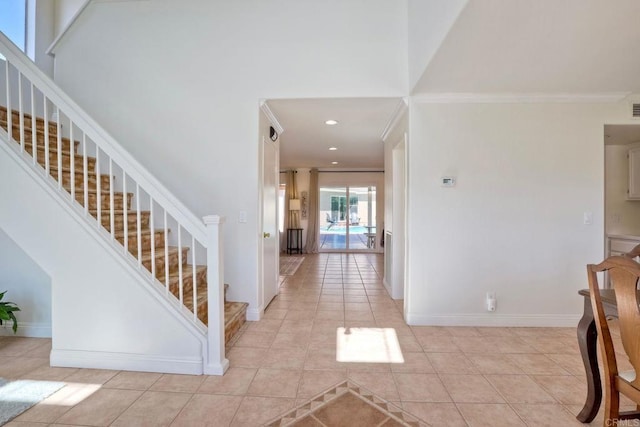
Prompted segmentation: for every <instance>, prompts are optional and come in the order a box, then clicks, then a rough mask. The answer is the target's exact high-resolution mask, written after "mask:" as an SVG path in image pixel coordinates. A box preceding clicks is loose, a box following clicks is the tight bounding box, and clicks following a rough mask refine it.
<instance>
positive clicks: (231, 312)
mask: <svg viewBox="0 0 640 427" xmlns="http://www.w3.org/2000/svg"><path fill="white" fill-rule="evenodd" d="M248 306H249V304H247V303H246V302H238V301H227V302H225V303H224V323H225V325H226V324H227V323H228V322H230V321H231V320H233V318H234V317H235V316H237V315H238V314H240V313H242V312H243V311H246V308H247V307H248Z"/></svg>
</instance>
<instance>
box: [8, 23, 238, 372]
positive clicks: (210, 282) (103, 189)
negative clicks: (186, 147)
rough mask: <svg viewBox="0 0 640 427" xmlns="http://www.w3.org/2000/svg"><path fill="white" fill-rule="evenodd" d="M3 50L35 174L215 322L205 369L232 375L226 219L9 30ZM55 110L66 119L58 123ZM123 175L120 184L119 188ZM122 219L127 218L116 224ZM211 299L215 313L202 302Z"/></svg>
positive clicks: (21, 136)
mask: <svg viewBox="0 0 640 427" xmlns="http://www.w3.org/2000/svg"><path fill="white" fill-rule="evenodd" d="M0 53H1V54H2V55H4V57H5V58H6V61H5V64H4V70H5V73H6V74H5V82H4V83H5V85H6V99H5V100H6V109H5V108H4V106H2V108H0V113H2V114H3V116H4V119H6V123H4V122H3V123H2V127H5V126H6V129H7V132H6V139H7V142H11V141H13V142H17V143H18V144H19V147H14V148H15V149H16V150H19V151H20V153H21V154H28V155H29V156H23V158H24V159H25V160H27V162H28V163H31V162H32V163H33V167H34V169H33V170H34V171H36V170H38V171H41V172H44V177H45V179H52V180H53V183H55V185H56V186H57V190H58V192H59V194H60V195H61V196H63V198H66V200H67V201H70V203H71V204H75V205H76V206H77V205H80V206H81V207H82V208H83V210H84V214H85V217H86V219H87V220H88V221H92V220H93V219H95V220H96V221H94V222H93V224H95V225H97V228H98V229H99V230H100V231H101V232H102V235H104V236H105V237H110V240H111V241H112V242H113V243H114V246H113V247H114V248H115V249H116V250H118V249H121V250H122V253H123V255H124V256H125V257H126V258H127V259H128V260H129V261H131V263H130V265H131V266H132V267H134V268H136V269H137V271H138V272H139V273H143V275H142V276H141V277H146V278H148V279H150V280H151V282H152V283H154V284H160V285H163V287H164V292H165V295H166V296H167V298H169V300H171V298H172V297H175V299H174V300H173V301H175V303H176V304H177V305H178V307H179V311H180V312H181V313H182V314H184V315H187V316H188V317H191V318H192V322H193V324H194V325H195V326H196V327H198V328H201V327H202V323H200V321H202V322H205V323H208V331H207V333H206V341H207V345H206V346H203V348H202V351H203V372H204V373H208V374H216V375H222V374H224V372H225V370H226V369H227V367H228V363H229V362H228V360H227V359H226V358H225V351H224V348H225V337H224V285H223V283H224V278H223V257H222V253H223V250H222V233H221V226H222V224H223V222H224V218H221V217H219V216H216V215H210V216H207V217H205V218H203V219H199V218H198V217H196V216H195V215H194V214H193V213H192V212H191V211H190V210H189V209H188V208H187V207H186V206H185V205H184V204H183V203H182V202H180V201H179V200H178V199H177V198H176V197H175V196H174V195H173V194H172V193H171V192H170V191H169V190H168V189H167V188H166V187H165V186H163V185H162V184H161V183H160V182H159V181H158V180H157V179H156V178H155V177H154V176H153V175H152V174H151V173H150V172H149V171H148V170H147V169H146V168H145V167H144V166H142V165H141V164H140V163H139V162H138V161H136V160H135V159H134V158H133V157H132V156H131V155H130V154H129V153H128V152H127V151H126V150H125V149H124V148H123V147H122V146H121V145H120V144H118V142H117V141H116V140H115V139H114V138H113V137H112V136H111V135H110V134H109V133H108V132H107V131H106V130H104V129H103V128H102V127H101V126H100V125H98V124H97V123H96V122H95V121H94V120H93V119H92V118H91V117H90V116H89V115H88V114H87V113H86V112H85V111H84V110H83V109H82V108H81V107H80V106H78V105H77V104H76V103H75V102H74V101H73V100H72V99H71V98H70V97H69V96H68V95H66V94H65V93H64V92H63V91H62V89H60V88H59V87H58V86H57V85H56V84H55V83H54V82H53V81H52V80H51V79H50V78H49V77H48V76H47V75H45V74H44V73H43V72H42V71H41V70H40V69H38V68H37V66H36V65H35V64H34V63H33V62H32V61H31V60H30V59H29V58H27V57H26V56H25V55H24V53H23V52H22V51H20V50H19V49H18V48H17V47H16V46H15V45H14V44H13V43H12V42H11V41H10V40H9V39H8V38H7V37H6V36H5V35H4V34H3V33H2V32H0ZM14 92H15V93H14ZM25 92H26V94H25ZM14 95H15V96H17V100H14V99H13V98H14ZM14 102H16V103H17V109H14ZM36 103H38V108H40V107H42V111H38V114H40V113H42V118H40V117H38V116H37V114H36ZM50 105H52V106H53V108H52V109H51V110H50V107H49V106H50ZM51 112H55V113H56V115H57V116H58V117H57V119H56V121H55V122H54V121H52V120H50V118H49V116H50V113H51ZM4 119H3V120H4ZM41 125H42V128H40V126H41ZM63 131H64V133H65V135H64V136H63V135H62V133H63ZM3 139H4V138H3ZM78 147H80V150H79V151H78ZM39 166H41V168H39ZM105 169H106V170H105ZM107 171H108V173H106V172H107ZM115 179H121V183H120V187H121V188H118V189H117V190H116V189H114V186H115V185H114V184H115ZM69 195H70V196H71V197H70V198H69ZM132 201H135V208H133V207H132ZM142 203H148V211H145V212H143V211H142V210H141V207H142ZM156 207H158V209H157V210H156ZM143 214H144V217H145V219H143ZM91 217H93V218H91ZM116 217H118V218H122V224H117V227H116ZM143 222H144V226H143ZM156 226H160V228H159V229H157V227H156ZM174 226H175V229H174V228H173V227H174ZM116 228H117V231H116ZM143 228H144V231H143ZM105 229H106V230H105ZM170 230H173V231H172V236H177V237H176V238H173V237H172V245H173V244H175V246H170V245H169V231H170ZM133 241H135V243H133ZM116 243H117V244H118V245H116ZM143 246H144V249H143ZM203 250H204V251H203ZM188 251H191V254H190V255H189V254H188ZM205 252H206V255H204V257H203V253H205ZM198 257H200V263H202V259H203V258H206V275H205V277H206V279H204V278H203V275H204V274H205V271H204V270H203V266H202V265H199V263H198V261H199V260H198ZM189 263H190V264H189ZM149 273H150V274H149ZM203 280H204V281H203ZM205 284H206V286H205ZM205 295H206V301H207V307H208V309H207V311H205V310H204V305H201V304H199V302H200V301H201V300H202V298H205ZM199 308H202V310H199Z"/></svg>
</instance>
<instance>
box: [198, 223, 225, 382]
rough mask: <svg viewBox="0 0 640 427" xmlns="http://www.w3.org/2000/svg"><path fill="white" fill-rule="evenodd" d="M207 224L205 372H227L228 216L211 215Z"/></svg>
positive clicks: (209, 373) (218, 373)
mask: <svg viewBox="0 0 640 427" xmlns="http://www.w3.org/2000/svg"><path fill="white" fill-rule="evenodd" d="M203 221H204V224H205V225H206V227H207V295H208V300H207V301H208V303H209V304H208V305H209V322H208V323H209V324H208V332H207V334H208V336H207V349H206V351H205V355H206V356H205V357H206V358H205V361H204V373H205V374H207V375H223V374H224V373H225V371H226V370H227V368H229V361H228V360H227V359H226V358H225V349H224V274H223V273H224V271H223V270H224V260H223V247H222V224H223V223H224V217H221V216H218V215H209V216H205V217H204V218H203Z"/></svg>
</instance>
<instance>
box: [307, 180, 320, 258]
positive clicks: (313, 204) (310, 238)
mask: <svg viewBox="0 0 640 427" xmlns="http://www.w3.org/2000/svg"><path fill="white" fill-rule="evenodd" d="M309 174H310V175H311V176H310V179H309V209H308V210H307V212H308V214H307V215H308V219H309V225H308V228H307V242H306V244H305V246H304V252H306V253H317V252H318V228H319V227H320V224H319V221H318V212H319V206H320V188H319V187H318V169H316V168H313V169H311V171H310V172H309Z"/></svg>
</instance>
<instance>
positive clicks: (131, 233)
mask: <svg viewBox="0 0 640 427" xmlns="http://www.w3.org/2000/svg"><path fill="white" fill-rule="evenodd" d="M140 219H141V220H142V216H141V217H140ZM140 222H142V221H140ZM153 232H154V234H158V233H162V234H164V229H162V228H157V229H155V230H153ZM167 232H171V230H170V229H167ZM114 235H115V236H116V238H118V237H124V230H117V231H116V232H115V233H114ZM140 235H141V236H143V237H147V236H151V230H149V229H148V228H147V229H145V230H140ZM127 236H138V231H137V230H130V229H128V230H127Z"/></svg>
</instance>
